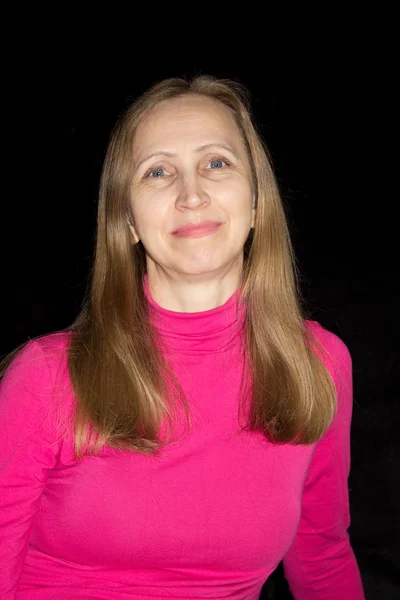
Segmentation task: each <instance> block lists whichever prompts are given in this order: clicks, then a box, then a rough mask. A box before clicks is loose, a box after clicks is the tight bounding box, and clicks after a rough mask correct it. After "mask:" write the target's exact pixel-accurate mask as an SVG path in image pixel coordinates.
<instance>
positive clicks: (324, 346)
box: [306, 320, 353, 393]
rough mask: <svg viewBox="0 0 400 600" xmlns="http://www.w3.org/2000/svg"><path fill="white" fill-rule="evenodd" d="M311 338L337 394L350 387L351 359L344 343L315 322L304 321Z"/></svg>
mask: <svg viewBox="0 0 400 600" xmlns="http://www.w3.org/2000/svg"><path fill="white" fill-rule="evenodd" d="M306 326H307V330H308V332H309V333H310V334H311V337H312V338H313V339H314V340H316V342H317V344H316V345H315V346H314V349H315V352H316V353H317V354H318V355H319V357H320V359H321V360H322V362H323V363H324V364H325V366H326V368H327V369H328V371H329V372H330V374H331V376H332V378H333V381H334V383H335V387H336V390H337V392H338V393H341V392H345V391H346V390H350V389H351V387H352V377H353V375H352V371H353V364H352V357H351V354H350V350H349V348H348V347H347V345H346V343H345V342H344V341H343V340H342V338H341V337H339V336H338V335H337V334H335V333H333V332H332V331H330V330H329V329H326V328H325V327H323V326H322V325H321V324H320V323H318V322H317V321H311V320H310V321H306Z"/></svg>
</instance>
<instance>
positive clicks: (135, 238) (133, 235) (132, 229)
mask: <svg viewBox="0 0 400 600" xmlns="http://www.w3.org/2000/svg"><path fill="white" fill-rule="evenodd" d="M126 221H127V224H128V227H129V234H130V238H131V242H132V244H133V245H135V244H137V243H138V242H140V238H139V236H138V234H137V232H136V229H135V226H134V225H133V222H132V221H133V220H132V217H131V215H130V211H129V210H128V211H126Z"/></svg>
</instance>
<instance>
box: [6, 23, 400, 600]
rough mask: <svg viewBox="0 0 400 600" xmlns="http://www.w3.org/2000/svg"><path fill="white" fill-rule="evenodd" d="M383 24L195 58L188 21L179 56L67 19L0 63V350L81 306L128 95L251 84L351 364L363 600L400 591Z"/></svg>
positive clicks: (302, 250) (277, 578)
mask: <svg viewBox="0 0 400 600" xmlns="http://www.w3.org/2000/svg"><path fill="white" fill-rule="evenodd" d="M388 21H390V18H389V19H388ZM142 23H144V25H143V26H145V25H146V23H147V21H146V20H145V21H142ZM386 25H387V26H388V25H389V23H388V22H387V23H386ZM363 26H365V23H364V24H363V23H361V25H360V27H361V28H362V27H363ZM385 27H386V26H384V27H383V26H382V24H381V23H379V24H378V23H376V24H375V23H374V19H373V18H372V19H371V22H370V23H369V29H368V30H367V31H366V32H365V29H364V35H361V34H360V33H359V32H358V30H357V27H356V25H354V27H353V29H352V30H351V31H350V32H346V33H347V34H349V35H346V36H345V35H344V31H342V30H341V29H340V28H339V29H335V30H334V31H333V32H331V34H330V36H329V37H328V40H329V41H328V42H326V43H325V44H324V43H323V42H324V39H325V33H326V32H322V34H321V36H320V37H319V39H318V42H315V43H308V44H306V43H305V38H307V36H306V35H304V39H302V37H301V36H300V37H299V39H298V40H297V39H296V40H294V39H292V38H291V36H290V35H285V36H284V37H283V38H282V39H281V40H280V43H277V44H276V45H270V46H268V45H267V43H266V44H265V46H263V45H262V44H261V45H260V47H259V48H257V49H256V48H254V49H252V50H251V51H250V50H249V47H248V46H247V45H245V44H244V43H243V42H242V40H241V37H240V34H236V35H235V36H232V39H231V40H230V43H229V44H225V46H224V44H223V43H222V42H221V41H220V40H219V43H214V45H211V46H210V47H208V45H209V44H211V42H212V39H213V38H212V34H211V33H210V34H209V35H208V34H207V35H206V36H204V35H203V37H202V38H200V39H201V41H202V44H203V46H205V44H208V45H207V47H204V49H203V50H202V49H201V48H200V50H201V51H200V52H198V55H199V56H201V58H193V57H192V56H189V55H188V52H187V48H188V46H191V47H193V46H198V45H199V38H198V37H196V36H194V35H193V36H191V35H188V33H190V32H188V31H186V38H184V40H185V43H182V47H181V48H180V49H179V47H178V49H177V50H176V51H174V52H172V50H170V48H169V46H168V45H166V46H163V47H161V49H160V48H159V49H158V50H157V51H154V52H153V54H152V53H151V52H152V51H151V50H149V49H148V47H147V44H146V43H145V42H144V41H143V40H142V46H141V45H140V44H139V45H138V47H137V48H133V47H129V44H126V47H125V48H124V50H122V49H119V48H117V51H115V44H114V45H112V44H107V43H106V41H104V40H103V42H104V44H99V45H96V44H93V43H91V41H90V38H89V37H88V39H87V41H86V45H85V44H84V45H83V47H82V49H80V50H79V51H77V50H76V47H75V37H74V36H75V31H74V29H73V28H72V29H71V30H70V31H69V32H68V34H67V35H65V37H63V38H62V40H61V41H60V40H59V39H58V32H56V31H55V29H54V31H53V34H52V36H50V37H49V38H46V37H43V33H42V32H41V35H39V34H38V35H37V36H32V37H30V38H29V40H28V41H27V40H26V39H24V36H21V37H20V39H19V48H20V51H22V55H21V56H22V58H21V57H20V58H19V59H18V60H16V59H13V60H12V61H7V62H8V64H7V68H6V71H5V73H4V72H3V84H5V88H4V89H5V90H6V91H5V92H4V97H5V99H6V100H7V101H8V103H7V109H5V110H4V112H3V131H4V133H5V136H4V138H3V139H4V140H5V142H4V149H5V153H4V158H3V166H4V167H5V175H4V186H3V193H4V196H3V200H2V203H1V206H2V217H1V257H2V271H3V273H2V293H1V302H2V307H1V308H2V312H1V314H2V335H1V338H0V353H1V354H6V353H7V352H9V351H10V350H11V349H12V348H14V347H15V346H16V345H17V344H20V343H22V342H24V341H26V340H27V339H28V338H31V337H34V336H37V335H40V334H43V333H47V332H50V331H55V330H59V329H63V328H65V327H67V326H68V325H69V324H70V323H71V321H72V320H73V319H74V317H75V316H76V314H77V312H78V310H79V307H80V303H81V301H82V297H83V293H84V290H85V286H86V283H87V278H88V274H89V269H90V265H91V259H92V252H93V246H94V231H95V223H96V201H97V186H98V181H99V175H100V169H101V164H102V160H103V157H104V152H105V148H106V144H107V140H108V137H109V134H110V131H111V128H112V126H113V124H114V122H115V120H116V118H117V116H118V114H119V113H120V112H121V111H122V110H123V109H124V108H125V107H126V106H127V105H128V104H129V102H130V101H131V99H134V98H135V97H136V96H137V95H138V94H139V93H141V92H142V91H144V90H145V89H146V88H147V87H148V86H149V85H151V84H152V83H153V82H154V81H155V80H158V79H161V78H164V77H170V76H176V75H178V76H179V75H194V74H198V73H209V74H213V75H216V76H219V77H229V78H234V79H236V80H238V81H240V82H242V83H244V84H245V85H246V86H248V87H249V88H250V91H251V93H252V104H253V108H254V113H255V116H256V119H257V121H258V123H259V125H260V131H261V133H262V135H263V137H264V138H265V140H266V142H267V145H268V146H269V148H270V151H271V154H272V159H273V162H274V167H275V170H276V174H277V177H278V181H279V185H280V188H281V191H282V195H283V198H284V201H285V207H286V211H287V217H288V221H289V226H290V231H291V234H292V239H293V243H294V246H295V251H296V254H297V258H298V263H299V268H300V272H301V276H302V280H301V284H302V288H303V294H304V298H305V301H306V304H307V306H308V308H309V310H310V312H311V316H312V318H314V319H316V320H318V321H319V322H320V323H321V324H322V325H323V326H324V327H326V328H328V329H330V330H331V331H333V332H335V333H336V334H338V335H339V336H340V337H341V338H342V339H343V341H344V342H345V343H346V344H347V345H348V347H349V349H350V352H351V354H352V358H353V376H354V411H353V424H352V470H351V475H350V481H349V488H350V501H351V511H352V525H351V529H350V535H351V540H352V545H353V548H354V551H355V554H356V556H357V559H358V562H359V565H360V570H361V574H362V578H363V582H364V585H365V590H366V595H367V598H369V599H371V600H372V599H375V598H376V599H378V598H379V600H391V599H392V598H393V599H394V598H397V597H398V594H399V592H400V583H399V573H400V565H399V563H400V560H399V558H400V552H399V527H398V524H399V522H398V515H397V512H396V508H397V497H398V495H399V493H400V489H399V476H398V473H399V462H400V460H399V453H398V441H397V440H398V430H399V427H398V422H399V408H398V386H397V385H396V384H397V377H398V374H399V343H398V339H399V321H398V306H399V285H398V252H397V246H398V238H399V231H398V221H397V203H398V194H397V188H396V194H395V173H396V175H397V174H398V169H397V164H396V165H395V158H394V157H395V156H396V148H397V145H398V142H397V135H398V134H397V101H396V98H395V87H396V86H395V81H396V60H395V58H394V44H393V45H392V43H391V33H390V31H389V29H386V28H385ZM89 29H90V28H89V27H88V28H87V30H86V31H87V32H89ZM267 29H268V31H269V30H270V26H269V27H268V28H267ZM378 34H379V35H378ZM265 36H266V37H267V32H266V33H265ZM121 37H122V34H121ZM205 37H206V38H207V40H205ZM208 38H210V39H208ZM344 38H346V42H344ZM288 39H289V41H288ZM307 39H308V38H307ZM188 40H189V41H188ZM308 41H309V39H308ZM111 46H112V47H113V49H114V52H113V53H112V55H111ZM150 46H151V44H150ZM178 46H179V45H178ZM245 47H246V49H247V52H246V51H245ZM118 51H119V53H118ZM3 99H4V98H3ZM285 590H286V586H285V582H284V580H283V578H282V573H281V569H280V568H278V570H277V571H276V573H275V574H274V576H273V577H272V579H271V582H270V583H269V585H268V589H267V586H266V589H265V592H264V594H265V597H270V598H282V599H284V598H290V595H289V594H288V592H287V591H285ZM263 597H264V596H263Z"/></svg>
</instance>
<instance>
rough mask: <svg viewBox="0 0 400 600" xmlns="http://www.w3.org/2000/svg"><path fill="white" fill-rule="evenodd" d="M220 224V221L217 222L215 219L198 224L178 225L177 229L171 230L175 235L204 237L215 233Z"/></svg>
mask: <svg viewBox="0 0 400 600" xmlns="http://www.w3.org/2000/svg"><path fill="white" fill-rule="evenodd" d="M220 225H221V223H217V222H216V221H203V223H198V224H195V223H188V224H187V225H183V226H182V227H179V229H177V230H176V231H174V232H173V235H175V236H176V237H191V238H199V237H204V236H206V235H211V234H212V233H215V232H216V231H217V229H218V227H219V226H220Z"/></svg>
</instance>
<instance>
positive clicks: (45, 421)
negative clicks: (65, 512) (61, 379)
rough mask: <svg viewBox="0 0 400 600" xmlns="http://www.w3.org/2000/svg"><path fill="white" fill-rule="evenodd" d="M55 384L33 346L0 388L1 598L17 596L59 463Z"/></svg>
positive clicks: (8, 599)
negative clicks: (38, 516)
mask: <svg viewBox="0 0 400 600" xmlns="http://www.w3.org/2000/svg"><path fill="white" fill-rule="evenodd" d="M53 403H54V394H53V385H52V381H51V376H50V371H49V368H48V366H47V361H46V357H45V355H44V353H43V350H42V349H41V347H40V345H39V344H38V343H37V342H30V343H28V344H27V345H26V346H25V347H24V349H23V350H22V351H21V352H20V353H19V354H18V355H17V357H16V358H14V360H13V362H12V363H11V365H10V366H9V368H8V370H7V371H6V374H5V375H4V377H3V379H2V381H1V386H0V431H1V435H0V598H2V600H12V599H14V598H15V597H16V593H17V592H16V590H17V585H18V580H19V578H20V575H21V570H22V567H23V563H24V558H25V555H26V551H27V548H28V543H29V538H30V534H31V530H32V525H33V520H34V517H35V513H36V512H37V510H38V508H39V503H40V496H41V493H42V491H43V489H44V486H45V484H46V480H47V476H48V472H49V470H50V469H51V468H52V467H53V466H54V464H55V463H56V461H57V453H58V452H59V442H57V441H55V436H54V425H55V421H54V418H53V416H54V414H55V412H56V411H53V410H52V409H51V408H50V407H53V406H54V404H53Z"/></svg>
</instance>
